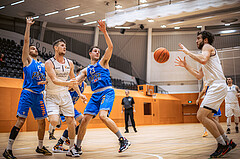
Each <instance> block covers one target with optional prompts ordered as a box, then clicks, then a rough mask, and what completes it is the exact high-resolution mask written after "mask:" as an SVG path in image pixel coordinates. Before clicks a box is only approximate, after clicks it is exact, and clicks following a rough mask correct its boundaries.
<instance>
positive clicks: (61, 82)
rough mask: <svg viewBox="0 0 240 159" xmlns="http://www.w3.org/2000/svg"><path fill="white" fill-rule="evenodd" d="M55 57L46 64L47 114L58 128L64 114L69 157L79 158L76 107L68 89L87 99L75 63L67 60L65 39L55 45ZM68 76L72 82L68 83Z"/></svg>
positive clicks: (59, 40)
mask: <svg viewBox="0 0 240 159" xmlns="http://www.w3.org/2000/svg"><path fill="white" fill-rule="evenodd" d="M53 48H54V52H55V55H54V57H52V58H50V59H49V60H47V61H46V63H45V68H46V71H47V84H46V98H45V100H46V106H47V113H48V117H49V120H50V123H51V125H52V126H54V127H56V125H57V124H58V123H59V114H61V113H62V114H63V115H64V116H65V118H66V123H67V125H68V132H69V134H68V135H69V138H70V146H69V151H68V152H67V154H66V155H67V156H72V157H78V156H79V154H78V153H77V151H76V149H75V146H74V139H75V120H74V106H73V102H72V99H71V96H70V94H69V92H68V87H73V88H74V89H75V90H76V91H77V92H78V94H79V97H80V98H81V99H82V100H85V99H86V97H85V96H84V95H82V94H81V92H80V90H79V88H78V86H77V85H78V82H77V81H76V79H75V75H74V65H73V62H72V61H70V60H68V59H66V58H65V57H64V55H65V54H66V42H65V40H64V39H58V40H56V41H55V42H54V43H53ZM68 76H69V77H70V79H71V80H70V81H67V79H68Z"/></svg>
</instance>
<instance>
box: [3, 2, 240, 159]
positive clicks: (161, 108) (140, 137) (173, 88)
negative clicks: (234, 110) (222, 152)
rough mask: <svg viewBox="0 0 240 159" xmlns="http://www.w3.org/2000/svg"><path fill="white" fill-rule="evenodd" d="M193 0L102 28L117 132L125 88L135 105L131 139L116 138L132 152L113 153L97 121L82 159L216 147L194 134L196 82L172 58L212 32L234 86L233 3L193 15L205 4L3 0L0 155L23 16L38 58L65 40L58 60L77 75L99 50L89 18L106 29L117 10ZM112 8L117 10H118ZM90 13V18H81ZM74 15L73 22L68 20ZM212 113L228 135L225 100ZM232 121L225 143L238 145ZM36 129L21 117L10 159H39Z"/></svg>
mask: <svg viewBox="0 0 240 159" xmlns="http://www.w3.org/2000/svg"><path fill="white" fill-rule="evenodd" d="M195 1H196V4H199V8H200V9H197V10H192V11H189V12H185V11H184V10H183V11H182V12H179V13H178V14H175V13H174V14H173V15H171V14H169V15H166V16H163V17H161V16H157V17H155V18H146V19H140V20H135V21H133V22H129V21H126V22H125V23H123V24H122V25H116V26H113V27H108V28H107V30H108V33H109V35H110V38H111V39H112V42H113V46H114V50H113V55H112V58H111V60H110V72H111V78H112V84H113V87H114V90H115V94H116V97H115V100H114V105H113V109H112V112H111V114H110V118H111V119H112V120H113V121H114V122H115V123H116V124H117V126H118V127H119V128H120V130H121V132H122V133H123V132H124V124H125V122H124V113H121V110H122V105H121V102H122V98H123V97H125V90H129V91H130V96H132V97H133V98H134V100H135V109H136V112H135V113H134V119H135V123H136V127H137V129H138V132H137V133H135V132H134V131H133V130H132V129H131V127H130V128H129V130H130V133H129V134H124V135H125V136H126V137H128V138H129V140H130V141H131V142H132V146H130V148H129V150H127V151H126V153H122V154H118V153H117V144H118V143H117V142H116V138H115V136H114V135H113V134H111V132H110V130H108V129H107V128H106V126H105V125H104V124H103V123H102V122H101V120H100V118H99V117H98V116H97V117H96V118H94V119H93V120H92V121H91V122H90V124H89V126H88V130H87V135H86V139H85V140H86V141H84V143H83V150H84V152H85V151H86V153H84V154H83V155H82V156H81V158H137V157H138V158H170V159H171V158H185V159H186V158H189V159H190V158H208V156H209V153H211V152H212V151H214V149H215V147H214V146H215V145H214V144H212V143H214V142H215V139H214V138H213V136H211V135H210V134H209V136H208V137H206V138H203V137H202V133H203V130H204V128H203V126H202V125H201V124H200V123H199V121H198V120H197V118H196V114H197V110H198V108H199V106H198V105H196V99H197V97H198V94H199V91H200V90H201V89H202V87H203V86H202V85H203V82H202V80H197V79H196V78H195V77H194V76H192V75H191V74H190V73H188V72H187V71H186V70H185V69H184V68H180V67H176V66H175V65H174V61H175V59H176V58H177V57H178V56H180V57H181V58H183V57H184V56H186V55H184V53H183V52H180V51H178V49H179V47H178V43H182V44H184V45H185V46H186V47H187V48H188V49H189V50H190V51H192V52H194V53H200V51H199V50H198V49H197V46H196V37H197V32H198V31H201V30H207V31H210V32H211V33H213V34H214V35H215V41H214V43H213V46H214V47H215V48H216V49H217V52H218V56H219V58H220V61H221V64H222V68H223V71H224V74H225V76H226V77H229V76H230V77H232V79H233V83H234V84H236V85H238V86H240V18H239V17H240V12H239V10H240V3H239V2H238V1H234V0H233V1H232V2H231V3H230V2H226V1H224V0H222V1H221V4H220V2H217V1H216V0H210V1H211V2H213V4H215V5H211V6H208V7H206V8H204V7H203V8H201V5H203V4H204V2H206V1H205V0H203V1H202V3H197V2H198V0H193V1H186V0H172V1H171V0H161V1H156V0H147V2H142V1H141V2H140V0H133V1H131V2H130V1H128V0H118V1H113V0H106V1H99V0H92V4H91V5H90V4H89V2H88V1H87V0H83V1H75V0H68V1H64V0H53V1H47V0H38V1H33V0H25V1H24V2H22V3H21V4H16V5H11V4H12V3H14V2H17V0H1V1H0V53H1V55H2V54H4V58H3V62H2V63H3V64H1V68H0V110H1V111H0V153H2V152H3V151H4V149H5V147H6V145H7V141H8V136H9V133H10V130H11V128H12V127H13V126H14V124H15V123H16V121H17V118H16V112H17V107H18V101H19V98H20V94H21V91H22V85H23V77H24V75H23V71H22V68H23V67H22V62H21V54H22V47H23V39H24V31H25V23H26V22H25V17H27V16H32V17H37V16H39V17H38V18H36V19H35V24H34V25H33V26H32V27H31V31H30V34H31V35H30V37H31V39H30V43H31V44H33V45H35V46H36V47H37V49H38V53H39V57H38V59H39V60H40V61H42V62H44V61H46V60H47V59H49V58H51V57H53V56H54V51H53V48H52V43H53V42H54V41H55V40H56V39H59V38H64V39H65V40H66V42H67V53H66V55H65V56H66V57H67V58H69V59H71V60H72V61H73V63H74V65H75V69H76V68H77V67H83V68H85V67H87V66H88V64H89V63H90V60H89V54H88V49H89V48H90V47H91V46H92V45H97V46H99V48H100V49H101V55H102V54H104V51H105V49H106V47H107V45H106V42H105V39H104V35H103V34H102V33H101V32H100V31H99V30H98V28H97V23H96V20H98V19H107V21H106V23H107V22H108V18H111V16H112V17H114V15H118V14H121V11H118V10H120V9H121V10H123V11H122V12H124V13H125V14H131V11H132V10H133V11H134V10H141V8H140V9H139V8H136V7H137V6H139V5H143V4H152V5H150V6H149V7H152V8H154V7H155V6H159V7H164V6H165V7H166V6H168V7H171V5H176V4H178V3H184V4H185V5H188V3H189V5H194V4H195V3H194V2H195ZM77 5H79V6H80V7H79V8H77V9H72V10H69V11H66V8H69V7H73V6H77ZM119 5H120V6H122V8H120V9H118V7H117V6H119ZM1 6H5V7H4V8H1ZM147 7H148V6H147ZM147 7H146V8H147ZM131 9H132V10H131ZM143 9H144V7H143ZM180 10H181V9H180ZM53 11H58V13H54V14H52V15H48V16H46V13H50V12H53ZM90 11H94V13H89V14H86V15H84V13H88V12H90ZM166 12H167V11H166ZM113 13H115V14H113ZM81 14H82V15H81ZM73 15H79V16H78V17H77V18H69V19H66V18H67V17H71V16H73ZM150 20H152V21H150ZM89 22H93V23H90V24H88V23H89ZM118 27H120V28H118ZM121 27H122V28H121ZM176 27H179V28H176ZM160 47H163V48H166V49H167V50H168V51H169V54H170V57H169V60H168V61H167V62H165V63H158V62H156V61H155V60H154V57H153V54H154V51H155V50H156V49H157V48H160ZM186 59H187V63H188V64H189V65H191V66H193V67H194V68H196V69H198V68H200V64H198V63H197V62H195V61H194V60H192V59H191V58H189V57H187V56H186ZM87 83H88V86H87V88H86V89H85V91H84V93H83V94H84V95H86V97H87V98H88V100H89V99H90V97H91V95H92V93H93V92H92V91H91V88H90V86H89V82H87ZM85 106H86V104H84V103H82V102H81V100H79V101H78V102H77V104H76V105H75V108H76V109H77V110H79V111H80V112H83V111H84V108H85ZM220 109H221V112H222V116H221V117H220V118H219V119H220V122H221V124H222V125H223V127H224V129H226V127H227V125H226V119H227V118H226V117H225V103H224V102H223V103H222V104H221V107H220ZM46 121H47V120H46ZM233 121H234V120H233V118H232V129H233V131H232V132H233V133H231V134H229V137H230V138H233V139H234V140H235V142H236V143H237V144H238V145H240V134H239V133H238V134H236V133H234V122H233ZM46 123H47V124H46V133H45V139H44V143H46V144H45V145H47V146H48V147H49V148H51V147H52V146H53V145H54V144H55V142H57V141H56V140H55V141H52V140H48V132H47V130H48V125H49V122H46ZM65 128H67V125H66V123H63V124H62V127H61V128H60V129H57V130H56V132H55V133H56V135H55V136H56V137H57V138H59V137H60V136H61V134H62V132H63V130H64V129H65ZM37 129H38V127H37V122H36V121H35V120H34V118H33V115H32V113H31V111H29V115H28V118H27V119H26V122H25V124H24V126H23V128H22V129H21V131H20V135H19V137H18V138H17V140H18V142H16V144H15V146H14V148H16V149H17V150H16V152H15V154H16V156H17V157H18V158H41V157H42V156H40V155H38V154H35V149H34V148H35V145H36V143H37V135H36V134H37ZM108 143H109V144H110V145H109V144H108ZM211 144H212V145H211ZM28 154H29V155H28ZM239 155H240V148H239V146H238V147H237V148H236V149H235V150H234V151H233V152H231V154H228V155H226V157H227V158H234V159H237V158H239ZM0 158H3V157H0ZM44 158H65V155H61V154H54V155H53V156H51V157H46V156H45V157H44Z"/></svg>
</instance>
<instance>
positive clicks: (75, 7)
mask: <svg viewBox="0 0 240 159" xmlns="http://www.w3.org/2000/svg"><path fill="white" fill-rule="evenodd" d="M79 7H80V6H74V7H71V8H67V9H65V11H68V10H72V9H77V8H79Z"/></svg>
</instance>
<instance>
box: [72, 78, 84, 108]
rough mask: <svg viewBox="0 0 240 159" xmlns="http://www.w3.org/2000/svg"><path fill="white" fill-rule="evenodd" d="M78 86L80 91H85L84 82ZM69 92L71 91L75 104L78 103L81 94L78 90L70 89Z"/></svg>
mask: <svg viewBox="0 0 240 159" xmlns="http://www.w3.org/2000/svg"><path fill="white" fill-rule="evenodd" d="M78 87H79V89H80V92H81V93H83V91H84V82H82V85H79V86H78ZM69 93H70V95H71V97H72V101H73V105H75V104H76V103H77V101H78V99H79V95H78V93H77V92H76V91H70V90H69Z"/></svg>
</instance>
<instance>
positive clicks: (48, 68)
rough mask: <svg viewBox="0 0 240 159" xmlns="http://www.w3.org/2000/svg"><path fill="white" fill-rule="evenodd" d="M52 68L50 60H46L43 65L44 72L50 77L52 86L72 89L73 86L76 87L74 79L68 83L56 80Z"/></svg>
mask: <svg viewBox="0 0 240 159" xmlns="http://www.w3.org/2000/svg"><path fill="white" fill-rule="evenodd" d="M53 68H54V66H53V64H52V62H51V61H50V60H47V62H46V63H45V70H46V72H47V75H48V76H49V77H50V79H51V81H52V82H53V83H54V84H56V85H59V86H67V87H73V86H74V85H78V82H77V81H76V79H71V80H70V81H63V80H60V79H58V78H57V76H56V73H55V71H54V69H53Z"/></svg>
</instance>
